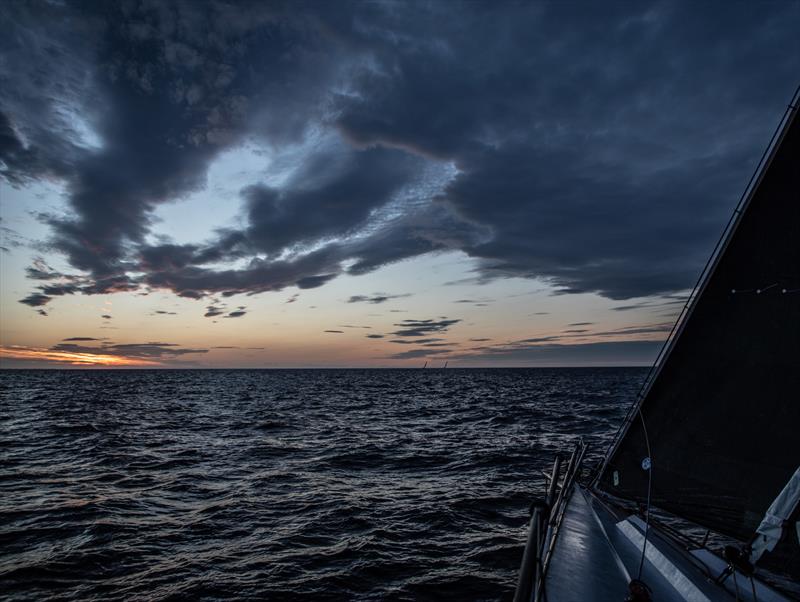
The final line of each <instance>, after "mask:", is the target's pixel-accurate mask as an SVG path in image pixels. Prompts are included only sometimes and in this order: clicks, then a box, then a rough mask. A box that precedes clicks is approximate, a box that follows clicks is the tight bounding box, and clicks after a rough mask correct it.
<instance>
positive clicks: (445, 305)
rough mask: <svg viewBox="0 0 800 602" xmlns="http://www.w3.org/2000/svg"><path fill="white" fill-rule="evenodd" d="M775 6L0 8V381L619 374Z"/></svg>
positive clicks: (797, 16) (715, 227)
mask: <svg viewBox="0 0 800 602" xmlns="http://www.w3.org/2000/svg"><path fill="white" fill-rule="evenodd" d="M797 31H800V0H776V1H772V2H770V1H763V2H730V1H726V2H712V1H707V2H701V3H698V2H647V1H636V2H633V1H629V2H601V3H598V2H586V3H581V2H510V1H500V2H479V1H470V2H458V1H456V0H447V1H445V0H440V1H428V2H396V1H386V2H382V1H369V2H368V1H361V2H344V1H342V2H299V1H293V2H287V3H283V2H269V3H265V2H252V3H251V2H223V1H214V2H211V1H208V2H200V1H186V2H178V1H175V2H172V1H170V2H166V1H161V0H157V1H156V0H153V1H115V2H106V1H102V2H100V1H98V2H90V1H82V2H70V1H66V0H65V1H56V0H51V1H46V0H39V1H35V0H34V1H31V2H8V3H5V4H4V6H3V11H2V13H0V367H3V368H18V367H66V368H75V367H89V368H91V367H195V368H289V367H414V368H417V367H422V366H424V365H425V364H426V363H427V364H428V366H429V367H440V366H442V365H444V364H445V362H447V363H448V365H449V366H452V367H476V366H490V367H493V366H584V365H588V366H598V365H648V364H650V363H651V362H652V361H653V360H654V358H655V356H656V354H657V351H658V349H659V348H660V346H661V344H662V342H663V340H664V339H665V337H666V336H667V334H668V332H669V330H670V329H671V327H672V324H673V323H674V321H675V319H676V317H677V315H678V313H679V311H680V309H681V307H682V304H683V302H684V300H685V298H686V295H687V294H688V292H689V291H690V290H691V288H692V286H693V285H694V283H695V281H696V279H697V277H698V276H699V274H700V272H701V269H702V266H703V264H704V262H705V260H706V258H707V256H708V255H709V253H710V252H711V249H712V248H713V245H714V243H715V241H716V239H717V238H718V236H719V235H720V233H721V231H722V228H723V226H724V224H725V222H726V221H727V218H728V216H729V215H730V213H731V211H732V210H733V208H734V206H735V205H736V203H737V201H738V199H739V196H740V194H741V193H742V191H743V190H744V187H745V185H746V183H747V181H748V179H749V177H750V175H751V173H752V172H753V170H754V169H755V166H756V163H757V161H758V158H759V156H760V155H761V153H762V152H763V150H764V148H765V147H766V145H767V143H768V141H769V139H770V136H771V134H772V132H773V130H774V129H775V127H776V126H777V124H778V122H779V120H780V117H781V115H782V114H783V112H784V110H785V108H786V104H787V103H788V102H789V100H790V98H791V96H792V93H793V91H794V89H795V87H796V86H797V85H798V83H800V38H798V37H797Z"/></svg>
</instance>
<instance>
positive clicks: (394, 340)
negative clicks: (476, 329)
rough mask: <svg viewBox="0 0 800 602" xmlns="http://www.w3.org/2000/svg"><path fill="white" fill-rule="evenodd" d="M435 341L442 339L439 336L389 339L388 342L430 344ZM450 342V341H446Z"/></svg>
mask: <svg viewBox="0 0 800 602" xmlns="http://www.w3.org/2000/svg"><path fill="white" fill-rule="evenodd" d="M437 341H444V339H439V338H435V337H434V338H429V339H413V340H410V339H391V340H390V341H389V342H390V343H397V344H398V345H426V344H428V345H430V344H433V343H434V342H437ZM448 344H450V343H448Z"/></svg>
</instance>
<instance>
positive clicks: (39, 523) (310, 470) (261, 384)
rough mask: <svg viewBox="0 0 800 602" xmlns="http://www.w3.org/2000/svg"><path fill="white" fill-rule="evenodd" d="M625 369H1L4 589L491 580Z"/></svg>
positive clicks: (509, 563)
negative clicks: (549, 478) (546, 480)
mask: <svg viewBox="0 0 800 602" xmlns="http://www.w3.org/2000/svg"><path fill="white" fill-rule="evenodd" d="M643 376H644V373H643V371H642V370H638V369H535V370H534V369H514V370H511V369H509V370H447V371H442V370H426V371H422V370H415V371H412V370H346V371H327V370H305V371H300V370H298V371H248V370H242V371H127V372H126V371H96V372H88V371H87V372H81V371H65V372H56V371H51V372H48V371H3V372H0V490H2V496H0V589H2V591H3V592H4V596H5V597H7V598H9V599H18V600H188V599H193V600H194V599H214V600H218V599H219V600H221V599H238V600H264V599H270V600H301V599H302V600H307V599H314V600H350V599H357V600H451V599H464V600H508V599H510V598H511V596H512V593H513V587H514V584H515V579H516V571H517V568H518V565H519V561H520V556H521V553H522V544H523V541H524V536H525V534H524V525H525V523H526V520H527V510H528V506H529V503H530V499H531V498H532V497H533V496H534V495H535V492H537V491H540V489H541V486H542V479H543V478H542V475H541V471H542V470H544V469H546V468H547V467H548V466H549V464H550V462H551V461H552V457H553V454H554V453H556V452H559V451H567V450H569V449H570V448H571V446H572V444H573V442H574V441H575V439H576V438H577V437H584V438H586V439H588V440H589V442H590V445H591V446H592V447H591V450H592V458H593V459H595V460H596V459H597V458H599V457H600V454H601V453H602V451H603V450H604V449H605V446H606V445H607V443H608V440H609V437H610V436H611V435H613V432H614V430H615V429H616V426H617V425H618V424H619V421H620V419H621V417H622V415H623V414H624V410H625V409H626V408H627V406H628V404H629V403H630V402H631V400H632V399H633V395H634V393H635V391H636V389H637V387H638V385H639V384H640V382H641V379H642V378H643Z"/></svg>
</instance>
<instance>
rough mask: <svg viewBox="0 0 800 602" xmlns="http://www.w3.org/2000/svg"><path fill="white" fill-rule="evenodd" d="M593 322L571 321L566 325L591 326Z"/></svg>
mask: <svg viewBox="0 0 800 602" xmlns="http://www.w3.org/2000/svg"><path fill="white" fill-rule="evenodd" d="M592 324H594V322H573V323H572V324H567V326H591V325H592Z"/></svg>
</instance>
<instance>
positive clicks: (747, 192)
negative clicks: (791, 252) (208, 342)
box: [594, 84, 800, 482]
mask: <svg viewBox="0 0 800 602" xmlns="http://www.w3.org/2000/svg"><path fill="white" fill-rule="evenodd" d="M798 100H800V84H799V85H798V86H797V88H795V91H794V94H792V101H791V102H790V103H789V105H788V106H787V108H786V110H785V111H784V114H783V116H782V117H781V120H780V121H779V122H778V127H777V128H775V131H774V132H773V133H772V137H771V138H770V139H769V143H768V144H767V147H766V148H765V149H764V152H763V153H762V154H761V158H759V160H758V163H757V164H756V168H755V170H753V173H752V174H751V175H750V179H749V180H748V181H747V186H745V187H744V190H743V191H742V194H741V196H740V197H739V200H738V201H737V203H736V207H734V210H733V212H732V213H731V215H730V217H729V218H728V222H727V223H726V224H725V227H724V228H723V230H722V234H721V235H720V237H719V238H718V239H717V243H716V244H715V245H714V249H713V250H712V251H711V255H709V257H708V259H707V260H706V263H705V265H704V266H703V269H702V270H701V272H700V275H699V276H698V278H697V281H696V282H695V284H694V286H693V287H692V291H691V293H689V296H688V297H687V298H686V303H684V305H683V307H682V308H681V311H680V313H679V314H678V317H677V319H676V320H675V323H674V324H673V325H672V329H671V330H670V331H669V334H668V335H667V338H666V339H665V340H664V343H663V344H662V346H661V349H660V350H659V352H658V355H657V356H656V359H655V361H654V362H653V364H652V365H651V366H650V370H648V372H647V375H646V376H645V378H644V381H643V382H642V386H641V387H640V388H639V392H638V393H637V394H636V398H635V399H634V402H633V404H631V407H630V408H629V409H628V412H627V413H626V415H625V419H624V420H623V421H622V423H621V424H620V426H619V428H618V429H617V432H616V433H615V434H614V438H613V439H612V440H611V443H610V445H609V447H608V450H606V456H605V460H604V462H602V464H601V465H600V468H599V470H598V471H597V474H596V475H595V477H594V482H597V481H598V480H599V479H600V477H601V476H602V474H603V472H604V471H605V468H606V466H607V464H608V461H609V459H610V456H611V453H612V452H613V451H614V449H615V448H616V446H617V444H618V442H619V440H620V439H621V436H622V435H623V434H624V432H625V430H626V427H627V426H628V425H629V424H630V423H631V422H633V414H634V412H635V411H636V410H637V409H639V408H640V407H641V402H642V401H644V394H645V392H646V391H647V390H648V389H649V387H650V385H651V384H652V381H653V380H655V376H656V375H657V368H660V367H661V363H662V362H663V360H664V359H666V355H667V351H669V349H670V348H671V346H672V343H673V342H674V339H675V338H676V337H673V335H674V334H675V333H676V331H677V330H678V329H679V327H680V326H682V325H683V322H684V321H685V319H684V318H686V317H688V311H689V310H690V309H691V308H692V305H693V302H694V301H695V299H696V296H695V294H696V293H697V292H698V289H700V288H702V285H703V284H704V283H705V281H706V277H707V276H710V273H709V272H710V271H711V270H713V268H714V267H715V264H716V261H717V259H718V251H720V248H721V247H722V246H723V244H724V243H725V242H726V241H727V240H728V238H729V235H730V234H731V233H732V231H733V229H734V228H735V226H736V224H737V223H738V222H739V219H740V218H741V216H742V212H743V209H744V205H745V204H746V201H747V200H748V199H749V198H750V196H751V194H752V192H753V191H754V185H753V184H754V182H756V180H758V179H759V178H760V177H761V175H762V174H763V172H764V169H762V167H765V161H766V160H767V158H768V157H769V156H770V155H771V154H772V152H773V150H774V143H775V141H776V139H777V138H778V136H779V135H780V134H781V132H783V131H784V126H785V125H786V124H787V123H788V122H789V120H790V119H791V115H792V113H793V112H794V111H796V110H797V109H798V107H799V106H800V105H799V104H798ZM792 292H794V291H792ZM654 373H655V374H654Z"/></svg>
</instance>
